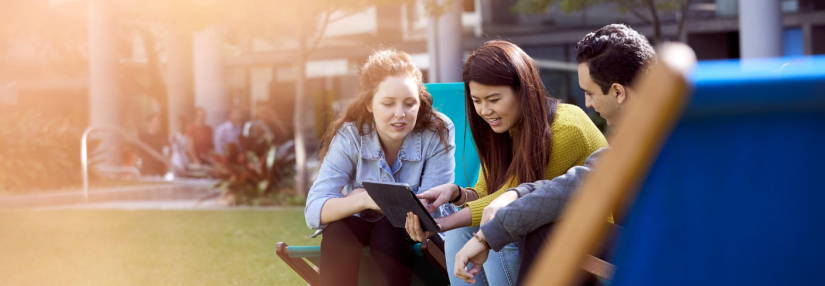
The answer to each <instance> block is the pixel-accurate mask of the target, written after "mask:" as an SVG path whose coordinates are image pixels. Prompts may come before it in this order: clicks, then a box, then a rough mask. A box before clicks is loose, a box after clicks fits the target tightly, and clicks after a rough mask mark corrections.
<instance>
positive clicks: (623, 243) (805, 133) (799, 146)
mask: <svg viewBox="0 0 825 286" xmlns="http://www.w3.org/2000/svg"><path fill="white" fill-rule="evenodd" d="M823 66H825V57H822V56H818V57H805V58H780V59H766V60H747V61H738V60H735V61H710V62H700V63H699V64H698V66H697V68H696V69H695V70H694V71H693V72H692V73H690V74H689V75H688V82H689V84H690V85H692V86H693V87H694V89H693V93H692V96H691V97H690V102H689V104H688V105H687V107H686V109H685V111H684V113H683V114H680V116H678V117H677V119H678V120H677V122H676V124H675V126H674V127H673V129H672V132H666V133H663V138H661V139H662V141H663V144H662V148H661V151H660V152H656V153H654V154H653V155H652V157H650V158H646V159H645V160H648V161H650V162H651V167H650V169H649V172H644V171H643V173H644V175H643V176H642V179H641V180H640V181H639V182H638V184H636V185H635V186H630V187H629V189H634V188H636V189H637V190H638V195H634V196H628V197H622V199H628V200H629V202H628V203H627V204H622V205H628V206H630V210H629V213H628V216H627V220H626V223H625V225H624V229H623V230H622V236H621V238H620V243H619V249H618V252H617V254H616V256H615V257H616V259H615V264H616V272H615V275H614V280H613V281H612V285H618V286H623V285H809V284H821V283H819V282H816V281H818V280H820V279H819V278H818V277H817V276H816V275H815V273H819V270H820V268H821V265H822V262H821V261H822V257H823V256H825V244H824V243H822V242H823V241H825V228H823V227H821V226H823V225H825V212H824V211H823V208H822V207H821V203H820V202H822V201H823V200H825V192H823V187H822V185H821V183H820V181H821V180H819V177H821V176H822V175H821V173H822V170H823V168H822V167H821V166H822V162H823V160H825V153H823V152H821V151H820V149H821V147H822V146H825V145H823V143H822V142H825V69H822V67H823ZM663 88H664V89H666V87H663ZM664 89H659V91H662V90H664ZM640 93H641V92H640ZM663 94H667V92H664V91H662V92H660V93H654V94H646V96H648V95H659V96H662V95H663ZM632 123H637V124H643V123H640V122H635V121H634V122H627V121H626V122H623V124H624V125H625V126H626V125H627V124H632ZM616 135H617V137H621V136H622V134H621V131H620V132H619V133H617V134H616ZM647 139H651V138H647ZM637 143H639V142H637ZM617 149H618V148H616V149H614V150H611V151H614V152H616V151H621V150H617ZM618 153H620V152H617V154H614V156H615V157H621V154H618ZM603 162H604V163H605V164H603V165H602V166H605V165H606V163H607V158H605V160H604V161H603ZM589 179H597V178H596V173H595V171H594V174H593V176H591V177H590V178H589ZM587 183H588V182H585V184H587ZM594 184H595V183H594ZM583 191H587V190H586V189H583ZM593 193H594V194H598V193H597V192H596V191H594V192H593ZM632 193H633V192H631V194H632ZM581 194H582V196H581V197H582V198H577V199H581V202H582V203H581V205H582V206H584V205H586V203H587V202H586V201H585V198H584V197H585V196H584V195H585V194H584V192H582V193H581ZM602 194H603V193H602ZM591 199H592V198H591ZM571 207H572V205H571ZM568 211H572V210H571V209H570V208H569V209H568ZM563 218H566V219H569V224H570V225H577V226H578V227H579V228H588V226H586V225H583V221H582V220H577V219H581V218H583V217H581V216H574V215H573V214H572V213H571V214H568V213H565V216H563ZM568 230H569V229H564V230H562V229H560V230H558V231H557V233H556V234H557V236H558V237H563V236H564V235H569V234H571V233H572V232H571V231H568ZM563 231H567V232H565V233H562V232H563ZM596 233H597V232H596ZM579 239H581V238H579ZM554 243H555V242H554ZM554 246H555V245H552V246H551V247H550V248H551V249H550V250H549V251H548V254H547V256H546V259H547V260H548V264H547V265H551V266H558V264H563V263H565V262H564V261H562V260H561V259H558V258H563V257H571V256H563V255H562V254H563V250H559V249H556V248H554ZM558 247H561V246H558ZM574 255H581V253H576V254H574ZM561 267H565V266H561ZM571 267H572V266H571ZM567 268H568V269H569V268H570V267H567ZM553 269H557V268H553ZM568 272H569V271H568ZM542 273H544V274H546V275H556V274H560V273H554V272H553V270H551V268H547V267H544V268H541V269H536V273H535V275H534V276H536V279H535V280H531V282H533V283H531V284H528V285H565V283H563V282H560V281H553V283H547V282H546V281H541V282H540V281H539V278H540V276H542V275H541V274H542ZM568 274H569V273H564V274H563V275H568ZM556 282H558V283H556Z"/></svg>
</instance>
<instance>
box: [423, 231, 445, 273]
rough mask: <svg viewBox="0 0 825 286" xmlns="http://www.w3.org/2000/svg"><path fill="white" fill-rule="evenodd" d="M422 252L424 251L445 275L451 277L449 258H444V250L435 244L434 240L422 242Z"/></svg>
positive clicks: (428, 258)
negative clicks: (448, 271)
mask: <svg viewBox="0 0 825 286" xmlns="http://www.w3.org/2000/svg"><path fill="white" fill-rule="evenodd" d="M421 252H423V253H424V256H425V257H427V260H429V261H430V263H432V264H433V265H435V266H436V268H438V270H439V271H440V272H441V274H443V275H444V277H448V278H449V277H450V276H449V274H447V259H445V258H444V252H443V251H441V249H439V248H438V247H437V246H435V243H433V241H431V240H429V239H427V241H424V242H422V243H421Z"/></svg>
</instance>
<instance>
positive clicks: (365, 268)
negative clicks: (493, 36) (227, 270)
mask: <svg viewBox="0 0 825 286" xmlns="http://www.w3.org/2000/svg"><path fill="white" fill-rule="evenodd" d="M425 86H426V87H427V90H428V91H429V92H430V93H431V94H432V96H433V105H434V107H435V108H436V110H438V111H439V112H441V113H444V114H445V115H447V117H449V118H450V120H452V121H453V124H454V125H455V144H456V152H455V156H456V169H455V183H456V184H458V185H460V186H462V187H469V186H473V185H475V181H476V179H477V178H478V170H479V168H480V164H479V159H478V154H477V153H476V148H475V144H474V143H473V140H472V135H471V134H470V130H469V127H468V125H467V123H466V120H465V116H464V84H463V83H440V84H426V85H425ZM276 252H277V254H278V257H280V258H281V260H283V261H284V262H285V263H286V264H287V265H289V267H290V268H292V270H293V271H295V272H296V273H298V275H300V276H301V278H303V279H304V280H306V282H307V283H309V284H310V285H319V281H320V279H319V275H318V272H316V271H315V269H313V268H312V266H310V264H312V265H316V266H317V265H320V257H321V247H320V246H289V245H287V244H286V243H284V242H278V245H277V248H276ZM413 252H414V255H415V257H414V258H413V281H412V285H448V284H449V280H448V279H447V268H446V267H447V266H446V262H445V259H444V252H443V245H437V243H436V242H434V241H432V240H428V241H426V242H423V243H420V244H417V245H415V246H413ZM363 255H364V256H363V257H362V259H361V267H360V269H361V270H360V273H359V274H358V275H359V284H360V285H370V283H369V279H370V278H369V277H370V272H369V271H371V269H370V268H371V267H370V264H369V263H368V262H369V260H368V259H367V258H368V256H369V247H365V248H364V252H363ZM322 271H323V270H322Z"/></svg>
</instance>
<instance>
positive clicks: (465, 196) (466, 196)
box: [456, 188, 470, 208]
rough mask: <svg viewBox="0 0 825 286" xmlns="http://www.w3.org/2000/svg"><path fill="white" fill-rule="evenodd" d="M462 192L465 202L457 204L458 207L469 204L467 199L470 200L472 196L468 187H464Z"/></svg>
mask: <svg viewBox="0 0 825 286" xmlns="http://www.w3.org/2000/svg"><path fill="white" fill-rule="evenodd" d="M461 193H462V194H464V202H463V203H461V204H460V205H456V206H458V207H462V208H463V207H464V206H466V205H467V200H469V199H470V196H469V195H467V189H464V188H462V189H461Z"/></svg>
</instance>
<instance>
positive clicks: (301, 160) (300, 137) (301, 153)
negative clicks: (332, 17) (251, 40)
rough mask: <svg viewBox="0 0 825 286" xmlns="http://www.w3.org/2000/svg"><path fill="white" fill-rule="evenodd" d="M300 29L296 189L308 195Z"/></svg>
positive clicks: (295, 117)
mask: <svg viewBox="0 0 825 286" xmlns="http://www.w3.org/2000/svg"><path fill="white" fill-rule="evenodd" d="M299 26H300V28H299V29H300V31H299V35H298V37H297V38H298V56H297V58H296V62H295V113H294V115H293V125H294V128H295V167H296V171H295V191H296V193H298V194H300V195H304V196H306V194H307V193H308V192H307V191H308V190H309V188H308V187H307V184H308V183H309V182H308V181H309V178H308V176H307V170H306V161H307V154H306V134H304V131H305V130H306V128H305V125H306V119H305V118H304V116H303V115H304V114H305V112H304V111H305V110H307V109H308V107H307V103H306V98H305V97H306V94H305V93H306V92H305V90H304V89H305V82H306V71H305V67H306V49H307V42H306V39H307V36H306V30H305V28H304V27H303V26H304V25H299Z"/></svg>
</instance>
